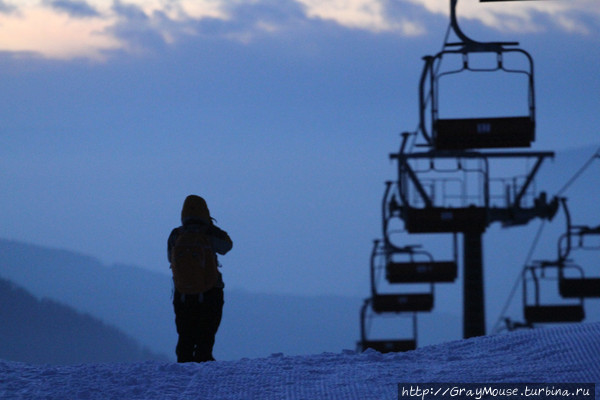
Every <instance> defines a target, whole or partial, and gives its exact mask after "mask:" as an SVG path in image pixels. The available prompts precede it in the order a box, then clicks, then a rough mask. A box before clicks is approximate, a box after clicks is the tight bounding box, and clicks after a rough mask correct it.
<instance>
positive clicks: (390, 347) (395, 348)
mask: <svg viewBox="0 0 600 400" xmlns="http://www.w3.org/2000/svg"><path fill="white" fill-rule="evenodd" d="M359 345H360V346H361V348H362V350H363V351H364V350H366V349H373V350H376V351H378V352H380V353H398V352H402V351H410V350H415V349H416V348H417V341H416V340H414V339H403V340H364V341H362V342H360V343H359Z"/></svg>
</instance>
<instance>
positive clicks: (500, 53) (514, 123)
mask: <svg viewBox="0 0 600 400" xmlns="http://www.w3.org/2000/svg"><path fill="white" fill-rule="evenodd" d="M457 1H458V0H452V1H451V27H452V28H453V30H454V32H455V33H456V35H457V36H458V37H459V38H460V39H461V41H460V42H458V43H445V44H444V48H443V50H442V51H441V52H439V53H438V54H436V55H435V56H426V57H424V60H425V66H424V68H423V72H422V75H421V80H420V85H419V87H420V91H419V94H420V96H419V103H420V124H419V129H420V131H421V132H422V134H423V136H424V138H425V140H426V141H427V143H428V144H429V145H430V146H432V147H433V148H434V149H437V150H459V149H460V150H464V149H481V148H512V147H529V146H530V145H531V143H532V142H533V141H534V139H535V96H534V76H533V75H534V74H533V59H532V57H531V56H530V54H529V53H527V52H526V51H525V50H522V49H519V48H517V47H514V46H516V45H518V43H516V42H489V43H483V42H478V41H475V40H472V39H470V38H469V37H467V36H466V35H465V34H464V33H463V32H462V31H461V29H460V27H459V26H458V21H457V17H456V3H457ZM475 53H479V54H482V53H483V54H485V53H488V54H490V55H491V56H493V55H494V54H495V56H496V65H495V66H494V67H487V68H481V67H476V66H473V64H472V63H471V60H470V57H469V56H470V55H472V54H475ZM509 53H513V54H517V55H522V56H523V60H524V63H525V67H523V69H512V68H507V66H506V62H505V56H506V55H508V54H509ZM445 56H447V57H451V56H457V57H462V67H460V68H457V69H454V70H449V71H441V72H440V68H439V67H440V64H441V62H442V59H443V58H444V57H445ZM465 72H473V73H507V74H521V75H523V76H524V77H525V78H526V81H527V87H526V91H527V108H528V109H527V110H525V111H524V112H523V113H522V114H521V115H511V116H489V117H480V118H479V117H478V118H440V116H439V83H440V79H441V78H443V77H445V76H448V75H452V74H460V73H465ZM494 95H495V93H489V96H490V97H492V96H494ZM483 100H485V99H482V101H483ZM428 108H430V109H431V115H430V117H429V119H430V120H429V121H426V120H427V118H426V114H427V112H426V110H427V109H428ZM498 115H501V113H500V112H499V113H498ZM429 123H430V124H431V125H430V127H427V125H428V124H429Z"/></svg>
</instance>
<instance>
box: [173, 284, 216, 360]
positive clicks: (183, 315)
mask: <svg viewBox="0 0 600 400" xmlns="http://www.w3.org/2000/svg"><path fill="white" fill-rule="evenodd" d="M223 304H224V301H223V289H222V288H213V289H210V290H208V291H206V292H204V293H203V294H202V295H200V296H198V295H184V296H182V295H181V293H179V292H177V291H175V293H174V296H173V308H174V309H175V325H176V326H177V333H178V334H179V340H178V341H177V348H176V350H175V352H176V354H177V362H192V361H193V362H203V361H213V360H214V358H213V355H212V350H213V346H214V344H215V335H216V334H217V330H218V329H219V325H220V324H221V316H222V315H223Z"/></svg>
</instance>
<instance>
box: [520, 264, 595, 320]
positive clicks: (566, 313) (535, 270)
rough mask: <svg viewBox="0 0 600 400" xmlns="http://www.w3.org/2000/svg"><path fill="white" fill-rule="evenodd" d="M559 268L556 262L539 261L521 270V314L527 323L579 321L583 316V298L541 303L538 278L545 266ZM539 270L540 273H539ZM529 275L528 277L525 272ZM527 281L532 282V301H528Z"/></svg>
mask: <svg viewBox="0 0 600 400" xmlns="http://www.w3.org/2000/svg"><path fill="white" fill-rule="evenodd" d="M549 267H550V268H560V264H559V263H557V262H540V263H538V264H536V265H531V266H528V267H526V268H525V269H524V270H523V314H524V317H525V321H526V323H528V324H540V323H565V322H581V321H583V319H584V318H585V310H584V308H583V300H582V299H579V302H577V303H566V304H562V303H554V304H542V303H541V301H540V280H542V279H543V278H544V275H545V272H544V270H545V269H546V268H549ZM540 272H541V274H540ZM528 273H529V274H530V275H531V277H530V278H528V277H527V274H528ZM528 281H531V282H532V283H533V288H534V302H533V303H531V304H529V303H528V295H527V286H528V284H527V283H528Z"/></svg>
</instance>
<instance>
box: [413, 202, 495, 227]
mask: <svg viewBox="0 0 600 400" xmlns="http://www.w3.org/2000/svg"><path fill="white" fill-rule="evenodd" d="M403 219H404V224H405V227H406V230H407V231H408V232H409V233H451V232H472V231H477V232H483V231H485V228H486V226H487V212H486V209H485V208H484V207H475V206H470V207H427V208H413V207H406V208H405V209H404V210H403Z"/></svg>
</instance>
